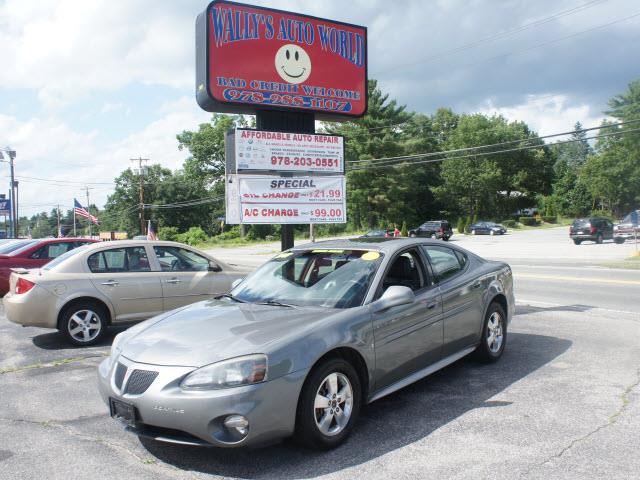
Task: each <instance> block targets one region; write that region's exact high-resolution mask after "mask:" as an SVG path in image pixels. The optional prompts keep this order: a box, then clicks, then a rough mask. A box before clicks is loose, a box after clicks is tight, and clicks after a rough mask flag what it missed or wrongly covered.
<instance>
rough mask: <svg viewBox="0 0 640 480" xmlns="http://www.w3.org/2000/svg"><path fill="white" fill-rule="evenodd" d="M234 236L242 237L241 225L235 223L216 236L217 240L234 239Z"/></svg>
mask: <svg viewBox="0 0 640 480" xmlns="http://www.w3.org/2000/svg"><path fill="white" fill-rule="evenodd" d="M234 238H240V226H239V225H235V226H233V227H231V228H230V229H229V230H227V231H226V232H224V233H221V234H220V235H216V237H215V239H216V240H232V239H234Z"/></svg>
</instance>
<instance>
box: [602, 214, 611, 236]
mask: <svg viewBox="0 0 640 480" xmlns="http://www.w3.org/2000/svg"><path fill="white" fill-rule="evenodd" d="M602 223H603V225H604V229H605V234H604V238H605V239H607V240H611V239H612V238H613V223H611V221H609V220H606V219H605V220H603V221H602Z"/></svg>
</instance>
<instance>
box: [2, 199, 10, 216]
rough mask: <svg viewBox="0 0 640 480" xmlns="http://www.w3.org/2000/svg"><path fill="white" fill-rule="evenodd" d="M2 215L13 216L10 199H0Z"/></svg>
mask: <svg viewBox="0 0 640 480" xmlns="http://www.w3.org/2000/svg"><path fill="white" fill-rule="evenodd" d="M0 215H5V216H8V215H11V200H10V199H8V198H3V199H0Z"/></svg>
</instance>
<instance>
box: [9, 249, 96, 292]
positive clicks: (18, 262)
mask: <svg viewBox="0 0 640 480" xmlns="http://www.w3.org/2000/svg"><path fill="white" fill-rule="evenodd" d="M95 242H97V240H92V239H89V238H43V239H40V240H28V241H22V242H21V244H20V247H19V248H17V249H15V250H12V251H10V252H6V253H4V254H1V253H0V296H4V294H6V293H7V292H8V291H9V277H10V276H11V269H12V268H40V267H42V266H43V265H45V264H47V263H49V262H50V261H51V260H53V259H54V258H56V257H57V256H59V255H62V254H63V253H66V252H68V251H69V250H73V249H74V248H77V247H81V246H82V245H86V244H88V243H95ZM16 244H17V243H15V244H13V246H15V245H16ZM9 249H10V248H9ZM0 251H1V250H0Z"/></svg>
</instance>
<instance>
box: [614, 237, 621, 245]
mask: <svg viewBox="0 0 640 480" xmlns="http://www.w3.org/2000/svg"><path fill="white" fill-rule="evenodd" d="M613 241H614V242H616V243H617V244H618V245H622V244H623V243H624V238H614V239H613Z"/></svg>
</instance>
